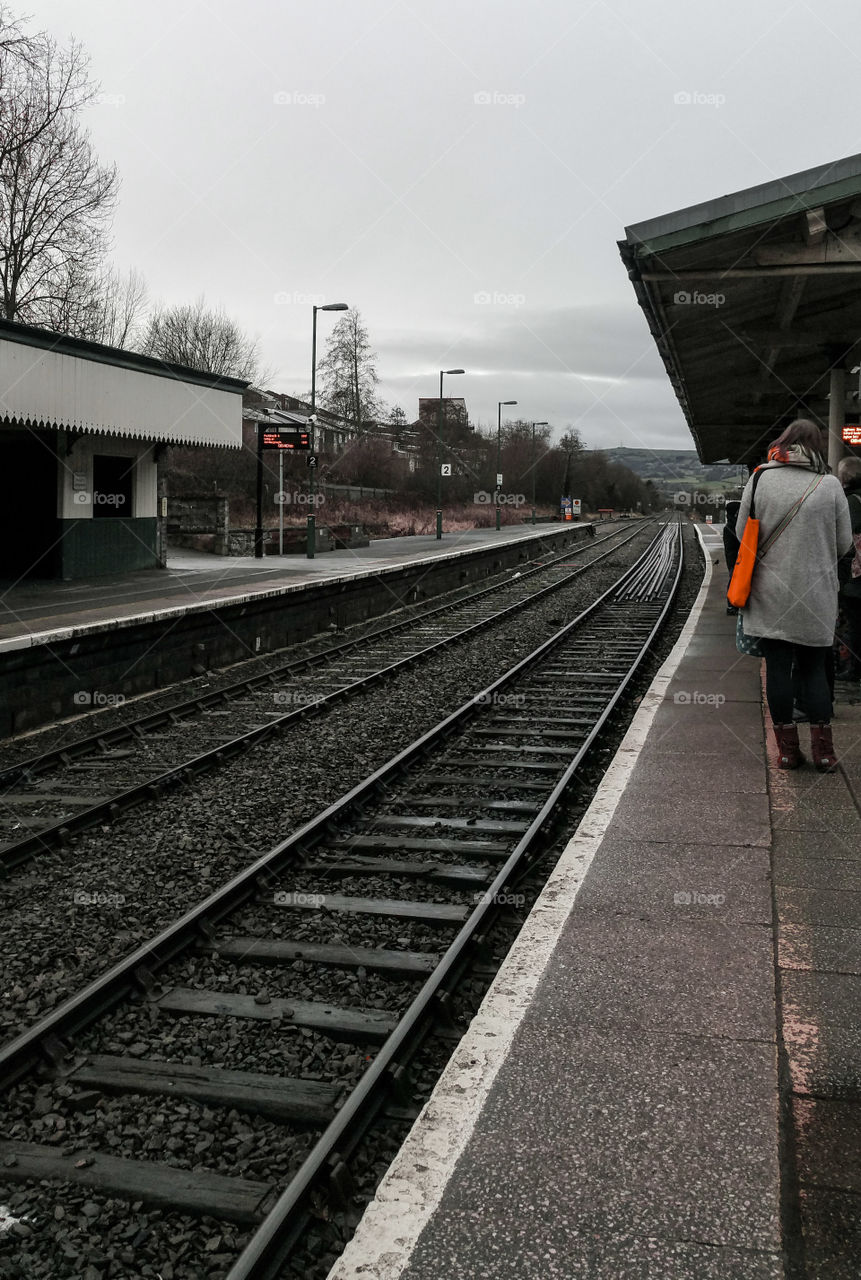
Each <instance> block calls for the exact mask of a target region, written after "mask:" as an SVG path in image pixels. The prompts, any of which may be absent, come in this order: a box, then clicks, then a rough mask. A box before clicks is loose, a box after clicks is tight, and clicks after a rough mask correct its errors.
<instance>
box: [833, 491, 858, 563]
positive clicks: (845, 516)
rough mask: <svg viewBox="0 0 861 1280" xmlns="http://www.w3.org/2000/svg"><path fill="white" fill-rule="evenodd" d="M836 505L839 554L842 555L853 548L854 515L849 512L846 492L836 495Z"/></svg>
mask: <svg viewBox="0 0 861 1280" xmlns="http://www.w3.org/2000/svg"><path fill="white" fill-rule="evenodd" d="M835 505H836V508H837V555H838V557H840V556H842V555H845V554H846V552H847V551H851V550H852V547H853V546H854V545H855V539H854V538H853V537H852V517H851V516H850V514H849V503H848V502H847V501H846V494H845V493H842V492H841V493H838V494H836V495H835Z"/></svg>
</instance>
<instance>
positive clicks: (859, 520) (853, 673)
mask: <svg viewBox="0 0 861 1280" xmlns="http://www.w3.org/2000/svg"><path fill="white" fill-rule="evenodd" d="M837 479H838V480H839V481H840V483H841V484H842V485H843V492H844V493H845V494H846V498H847V500H848V502H849V515H850V517H851V520H852V536H853V539H854V543H855V545H854V555H853V556H851V557H846V560H847V561H848V563H846V573H845V574H843V575H841V582H840V607H841V608H842V610H843V616H844V617H845V619H846V631H847V636H846V640H847V644H846V647H847V649H848V650H849V658H848V661H847V663H846V667H845V668H844V670H843V671H841V672H840V673H839V675H838V679H840V680H851V681H852V682H853V683H857V681H859V680H861V458H842V459H841V461H840V462H839V463H838V464H837Z"/></svg>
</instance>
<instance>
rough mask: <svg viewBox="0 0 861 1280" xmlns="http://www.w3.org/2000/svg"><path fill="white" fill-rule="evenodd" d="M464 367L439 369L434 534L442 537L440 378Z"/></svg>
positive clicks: (461, 371) (461, 370)
mask: <svg viewBox="0 0 861 1280" xmlns="http://www.w3.org/2000/svg"><path fill="white" fill-rule="evenodd" d="M464 372H465V370H464V369H440V371H439V400H438V401H437V410H436V536H437V541H439V539H440V538H441V537H442V378H443V374H444V373H445V374H453V373H464Z"/></svg>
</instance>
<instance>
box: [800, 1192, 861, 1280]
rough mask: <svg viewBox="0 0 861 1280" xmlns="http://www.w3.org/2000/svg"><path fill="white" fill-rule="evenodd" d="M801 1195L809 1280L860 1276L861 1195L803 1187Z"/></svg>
mask: <svg viewBox="0 0 861 1280" xmlns="http://www.w3.org/2000/svg"><path fill="white" fill-rule="evenodd" d="M799 1198H800V1218H801V1231H802V1235H803V1238H804V1244H805V1250H804V1262H805V1270H806V1275H807V1276H808V1277H809V1278H810V1280H858V1277H859V1275H861V1196H857V1195H853V1194H852V1193H850V1192H845V1191H837V1190H835V1189H834V1188H830V1187H829V1188H828V1189H819V1188H816V1187H802V1189H801V1194H800V1197H799Z"/></svg>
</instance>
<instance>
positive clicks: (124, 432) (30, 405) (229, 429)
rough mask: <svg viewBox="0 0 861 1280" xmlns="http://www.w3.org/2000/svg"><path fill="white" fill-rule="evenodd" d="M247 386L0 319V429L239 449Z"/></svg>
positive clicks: (233, 380) (195, 370) (130, 352)
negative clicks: (40, 429)
mask: <svg viewBox="0 0 861 1280" xmlns="http://www.w3.org/2000/svg"><path fill="white" fill-rule="evenodd" d="M247 385H248V384H247V383H246V382H243V381H240V380H239V379H238V378H226V377H219V376H216V375H215V374H212V373H206V372H201V371H200V370H198V369H189V368H186V367H185V366H184V365H177V364H167V363H165V362H164V361H162V360H157V359H154V358H153V357H151V356H143V355H138V354H137V353H136V352H133V351H123V350H120V349H119V348H117V347H107V346H103V345H102V344H101V343H98V342H89V341H87V340H86V339H83V338H70V337H68V336H67V335H65V334H59V333H54V332H52V331H51V330H49V329H37V328H34V327H32V326H30V325H23V324H17V323H15V322H14V321H11V320H0V425H2V424H4V423H5V424H12V423H21V424H24V425H27V426H40V427H55V428H60V427H64V428H67V429H69V430H72V431H76V432H104V433H106V434H108V435H118V436H131V437H134V438H136V439H140V440H157V441H163V442H165V443H167V444H176V445H187V444H198V445H210V446H211V445H221V446H223V447H227V448H234V449H238V448H240V447H241V445H242V393H243V391H244V390H245V388H246V386H247Z"/></svg>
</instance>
